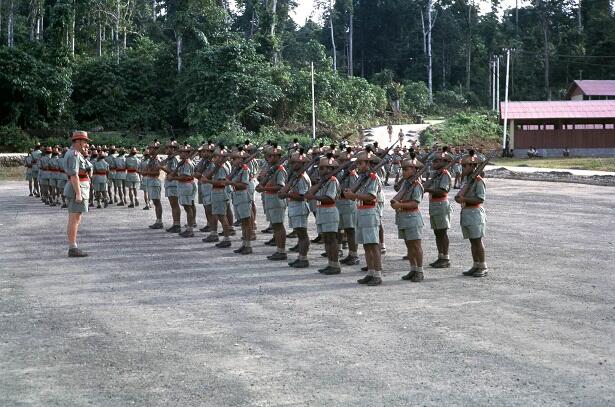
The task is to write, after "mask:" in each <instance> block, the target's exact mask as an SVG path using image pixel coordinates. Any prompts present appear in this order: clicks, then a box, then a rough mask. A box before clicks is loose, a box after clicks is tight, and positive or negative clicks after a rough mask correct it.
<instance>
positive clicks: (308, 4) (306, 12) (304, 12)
mask: <svg viewBox="0 0 615 407" xmlns="http://www.w3.org/2000/svg"><path fill="white" fill-rule="evenodd" d="M296 1H297V7H296V8H295V10H294V11H293V13H292V14H291V17H292V18H293V20H295V23H297V24H298V25H300V26H302V25H304V24H305V22H306V21H307V19H308V18H309V17H310V14H311V13H312V12H313V7H314V0H296ZM515 1H516V0H501V2H500V9H501V10H503V9H505V8H512V7H515ZM477 3H478V4H479V5H480V9H481V12H483V13H484V12H487V11H490V10H491V2H490V1H488V0H477ZM527 3H529V1H528V0H519V7H522V6H524V5H526V4H527ZM319 19H320V12H314V20H316V21H319Z"/></svg>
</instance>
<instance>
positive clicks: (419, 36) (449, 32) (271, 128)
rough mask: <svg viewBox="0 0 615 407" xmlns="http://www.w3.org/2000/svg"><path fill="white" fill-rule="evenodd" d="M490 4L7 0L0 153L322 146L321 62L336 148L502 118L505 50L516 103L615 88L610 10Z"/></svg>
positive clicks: (598, 0) (546, 0)
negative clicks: (370, 132) (125, 141)
mask: <svg viewBox="0 0 615 407" xmlns="http://www.w3.org/2000/svg"><path fill="white" fill-rule="evenodd" d="M485 4H487V2H486V0H483V1H480V2H474V1H468V0H437V1H436V0H403V1H402V0H385V1H372V0H369V1H363V0H336V1H333V0H332V1H329V2H326V1H317V2H315V5H316V7H315V11H314V14H313V17H314V20H308V21H307V23H306V24H305V25H303V26H301V27H299V26H298V25H297V24H296V23H295V22H294V21H293V20H292V19H291V18H290V13H291V11H292V10H293V8H294V7H295V6H296V3H295V2H294V1H292V0H236V1H234V2H232V4H229V1H227V0H218V1H214V0H28V1H26V0H0V43H1V44H2V45H0V148H2V149H5V150H20V149H23V148H24V145H27V144H28V143H30V142H31V141H32V140H34V139H35V138H38V139H40V138H48V137H52V138H53V137H55V138H60V139H63V138H64V137H66V134H67V132H68V131H69V130H70V129H74V128H84V129H88V130H93V131H96V132H97V133H100V132H103V131H105V132H119V133H111V134H113V136H109V137H116V136H117V134H123V137H131V138H132V139H137V140H142V139H143V138H144V137H145V138H147V137H152V135H154V136H160V137H168V136H176V137H183V138H184V139H185V138H187V137H191V138H192V139H194V140H197V139H198V140H202V139H203V138H209V137H214V138H219V137H224V138H225V139H228V138H229V137H231V138H233V139H234V138H237V139H240V138H243V137H246V136H251V137H257V138H264V137H268V136H274V137H278V138H284V139H286V138H289V137H294V136H301V137H307V136H309V134H310V133H311V108H312V105H311V68H310V64H311V63H313V64H314V70H315V97H316V112H317V117H316V120H317V129H318V135H319V136H322V137H331V138H334V139H339V138H341V137H344V138H347V137H353V136H356V135H357V134H358V131H357V129H358V128H360V127H367V126H370V125H373V124H376V123H379V124H386V123H387V122H389V121H393V122H404V121H408V120H412V119H413V117H414V116H415V115H439V116H442V115H444V116H451V115H454V114H456V113H459V112H466V113H463V115H467V112H468V111H473V110H478V109H485V108H487V109H488V108H490V107H491V99H490V97H491V94H492V92H491V86H492V85H491V70H492V69H494V66H492V65H491V64H490V61H492V60H494V58H496V57H498V56H499V57H500V61H501V64H500V66H501V69H500V78H499V81H500V85H501V89H502V91H501V98H503V89H504V65H505V59H503V58H502V55H503V49H504V48H513V49H514V51H513V52H512V58H511V88H510V96H511V100H522V99H529V100H537V99H557V98H561V97H562V96H563V95H564V94H565V91H566V88H567V86H568V85H569V83H570V82H571V81H572V80H573V79H578V78H579V77H581V76H582V78H584V79H608V78H614V77H615V69H614V68H615V30H613V29H612V27H613V26H615V24H614V23H615V17H614V15H613V10H612V7H611V4H610V2H609V1H608V0H574V1H572V0H531V1H527V2H521V3H520V4H521V5H522V6H521V7H520V8H518V9H516V8H510V9H506V10H502V7H501V6H500V5H499V3H498V2H497V1H496V0H493V2H492V3H489V5H490V7H491V9H490V10H488V9H489V7H487V12H485V11H484V10H485ZM231 6H232V7H231ZM479 6H482V7H483V11H482V12H480V11H479ZM430 78H431V79H430ZM463 115H462V116H460V117H465V116H463ZM481 115H482V114H478V115H475V116H476V117H474V118H473V119H469V120H470V122H472V123H474V122H476V123H478V122H480V121H481ZM491 124H493V120H492V122H491ZM496 126H497V125H496ZM476 128H477V129H483V127H481V125H477V126H476ZM485 128H486V129H487V132H492V131H493V126H491V125H487V126H486V127H485ZM101 134H102V133H101ZM489 134H491V133H489ZM435 135H437V130H436V131H434V132H432V136H433V137H435ZM432 136H430V137H432Z"/></svg>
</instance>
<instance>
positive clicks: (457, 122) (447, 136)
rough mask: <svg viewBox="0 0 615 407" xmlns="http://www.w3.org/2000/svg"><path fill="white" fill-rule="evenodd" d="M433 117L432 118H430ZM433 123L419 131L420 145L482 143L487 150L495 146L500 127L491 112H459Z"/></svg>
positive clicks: (497, 141)
mask: <svg viewBox="0 0 615 407" xmlns="http://www.w3.org/2000/svg"><path fill="white" fill-rule="evenodd" d="M432 119H433V118H432ZM429 121H430V122H432V123H437V124H434V125H433V126H431V127H429V128H428V129H426V130H425V131H423V132H422V133H421V139H420V140H421V145H431V144H433V143H435V142H438V143H440V144H447V145H452V146H461V145H473V146H478V145H479V144H484V145H485V147H486V149H487V150H490V149H491V148H493V147H497V146H498V144H499V140H500V139H501V137H502V135H501V127H500V125H499V124H498V121H497V117H496V115H495V114H493V113H492V112H485V111H481V112H461V113H457V114H455V115H454V116H452V117H450V118H448V119H446V120H444V121H440V122H438V121H435V120H429Z"/></svg>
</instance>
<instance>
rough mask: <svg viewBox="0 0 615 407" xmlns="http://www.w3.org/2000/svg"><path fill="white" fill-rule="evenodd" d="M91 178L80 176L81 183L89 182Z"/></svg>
mask: <svg viewBox="0 0 615 407" xmlns="http://www.w3.org/2000/svg"><path fill="white" fill-rule="evenodd" d="M89 180H90V177H88V176H87V175H79V181H89Z"/></svg>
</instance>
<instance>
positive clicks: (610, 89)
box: [567, 80, 615, 97]
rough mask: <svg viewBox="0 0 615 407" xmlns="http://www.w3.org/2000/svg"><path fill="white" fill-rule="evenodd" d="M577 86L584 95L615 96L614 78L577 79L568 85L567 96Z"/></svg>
mask: <svg viewBox="0 0 615 407" xmlns="http://www.w3.org/2000/svg"><path fill="white" fill-rule="evenodd" d="M577 87H578V88H579V89H581V92H583V94H584V95H586V96H615V80H577V81H574V82H572V84H571V85H570V88H569V89H568V94H567V96H568V97H570V95H572V92H574V89H575V88H577Z"/></svg>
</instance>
